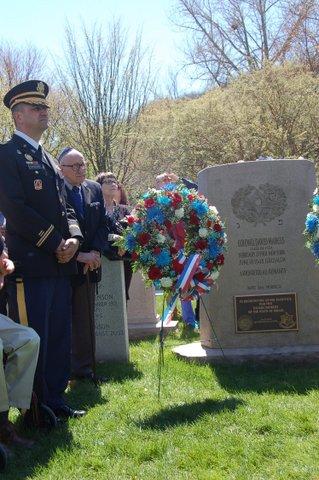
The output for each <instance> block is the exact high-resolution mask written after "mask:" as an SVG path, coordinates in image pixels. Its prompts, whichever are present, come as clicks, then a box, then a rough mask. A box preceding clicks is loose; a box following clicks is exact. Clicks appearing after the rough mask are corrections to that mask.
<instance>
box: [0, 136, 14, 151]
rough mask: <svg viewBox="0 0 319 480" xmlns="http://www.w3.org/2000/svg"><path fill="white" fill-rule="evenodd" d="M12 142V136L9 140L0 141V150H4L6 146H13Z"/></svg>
mask: <svg viewBox="0 0 319 480" xmlns="http://www.w3.org/2000/svg"><path fill="white" fill-rule="evenodd" d="M14 146H15V145H14V142H13V140H12V138H10V140H7V141H6V142H0V149H1V150H4V149H6V148H10V147H14Z"/></svg>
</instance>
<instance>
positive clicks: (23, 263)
mask: <svg viewBox="0 0 319 480" xmlns="http://www.w3.org/2000/svg"><path fill="white" fill-rule="evenodd" d="M48 91H49V88H48V85H46V84H45V83H44V82H42V81H38V80H29V81H26V82H23V83H21V84H19V85H17V86H15V87H13V88H12V89H11V90H10V91H9V92H8V93H7V94H6V95H5V97H4V104H5V106H6V107H7V108H9V109H10V110H11V113H12V117H13V122H14V124H15V132H14V134H13V136H12V138H11V140H9V141H8V142H7V143H6V144H3V145H0V210H1V211H2V212H3V214H4V215H5V217H6V243H7V247H8V250H9V255H10V257H11V259H12V260H13V261H14V263H15V267H16V273H15V277H14V282H13V281H11V282H8V291H9V312H10V316H11V317H12V318H14V319H15V320H17V321H19V322H20V323H22V324H24V325H30V326H31V327H33V328H34V330H35V331H36V332H37V333H38V334H39V336H40V339H41V346H40V352H39V360H38V365H37V370H36V374H35V382H34V389H35V392H36V394H37V397H38V399H39V400H40V402H43V403H45V404H46V405H48V406H49V407H50V408H51V409H52V410H53V412H54V413H55V414H56V415H57V416H58V417H67V418H68V417H75V416H82V415H83V414H84V413H85V412H84V411H82V410H80V411H77V410H74V409H72V408H71V407H69V406H68V405H67V404H66V403H65V400H64V398H63V392H64V390H65V388H66V386H67V382H68V378H69V373H70V338H71V286H70V275H72V274H74V273H75V272H76V261H75V258H74V255H75V253H76V251H77V249H78V247H79V242H80V241H81V240H82V238H83V237H82V234H81V230H80V228H79V225H78V223H77V221H76V219H75V213H74V211H73V210H72V209H68V208H67V207H66V201H65V188H64V183H63V180H62V178H61V177H60V176H59V173H58V171H57V168H56V163H55V161H54V160H53V159H52V158H51V156H50V155H49V154H48V153H47V152H46V151H45V150H44V149H43V148H42V146H41V144H40V139H41V136H42V134H43V132H44V131H45V130H46V129H47V128H48V112H49V105H48V103H47V95H48Z"/></svg>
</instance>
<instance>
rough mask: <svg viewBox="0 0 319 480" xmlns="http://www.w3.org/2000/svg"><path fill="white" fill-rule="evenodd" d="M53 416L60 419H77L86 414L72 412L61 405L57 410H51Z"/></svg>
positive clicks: (84, 412) (66, 406)
mask: <svg viewBox="0 0 319 480" xmlns="http://www.w3.org/2000/svg"><path fill="white" fill-rule="evenodd" d="M52 410H53V412H54V414H55V415H56V416H57V417H60V418H78V417H83V416H84V415H85V414H86V411H85V410H74V409H73V408H71V407H69V406H68V405H61V407H58V408H52Z"/></svg>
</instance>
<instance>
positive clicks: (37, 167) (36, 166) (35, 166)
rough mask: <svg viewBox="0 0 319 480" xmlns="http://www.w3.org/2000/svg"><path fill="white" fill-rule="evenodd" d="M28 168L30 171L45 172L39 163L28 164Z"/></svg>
mask: <svg viewBox="0 0 319 480" xmlns="http://www.w3.org/2000/svg"><path fill="white" fill-rule="evenodd" d="M27 167H28V169H29V170H40V169H41V170H43V168H44V167H43V165H41V164H40V163H37V162H32V163H27Z"/></svg>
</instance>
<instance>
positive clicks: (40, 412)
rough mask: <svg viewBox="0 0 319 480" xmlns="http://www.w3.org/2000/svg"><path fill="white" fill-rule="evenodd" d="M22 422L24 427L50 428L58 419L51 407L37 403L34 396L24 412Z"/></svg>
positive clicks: (54, 425)
mask: <svg viewBox="0 0 319 480" xmlns="http://www.w3.org/2000/svg"><path fill="white" fill-rule="evenodd" d="M23 423H24V426H25V427H26V428H37V429H43V428H44V429H52V428H55V427H57V426H58V424H59V419H58V418H57V417H56V416H55V414H54V413H53V411H52V410H51V408H49V407H48V406H47V405H45V404H44V403H39V402H38V401H37V399H36V397H35V396H34V397H33V399H32V402H31V405H30V408H29V410H27V411H26V412H25V414H24V417H23Z"/></svg>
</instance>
